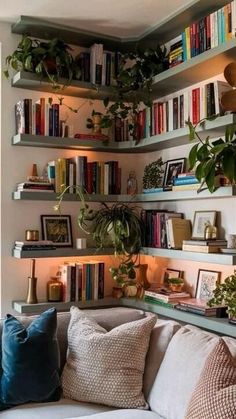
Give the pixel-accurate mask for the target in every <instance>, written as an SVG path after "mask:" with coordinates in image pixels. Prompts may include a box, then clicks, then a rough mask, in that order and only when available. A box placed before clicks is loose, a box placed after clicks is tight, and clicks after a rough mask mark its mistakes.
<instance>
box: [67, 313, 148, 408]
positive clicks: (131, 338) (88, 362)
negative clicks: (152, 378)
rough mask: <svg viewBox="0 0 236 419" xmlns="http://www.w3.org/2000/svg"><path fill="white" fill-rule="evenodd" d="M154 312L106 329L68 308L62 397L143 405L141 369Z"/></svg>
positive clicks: (108, 403) (145, 406)
mask: <svg viewBox="0 0 236 419" xmlns="http://www.w3.org/2000/svg"><path fill="white" fill-rule="evenodd" d="M155 323H156V316H154V315H149V316H148V317H145V318H144V319H141V320H136V321H132V322H130V323H125V324H122V325H121V326H118V327H116V328H114V329H112V330H111V331H109V332H107V331H106V330H105V329H104V328H102V327H101V326H99V325H98V324H97V323H96V321H95V320H94V319H92V318H89V317H87V316H86V315H85V314H83V312H82V311H81V310H79V309H78V308H76V307H72V308H71V320H70V324H69V327H68V353H67V361H66V364H65V367H64V370H63V373H62V388H63V393H64V396H65V397H66V398H70V399H74V400H78V401H84V402H93V403H100V404H105V405H108V406H114V407H123V408H147V403H146V401H145V399H144V396H143V392H142V386H143V372H144V365H145V357H146V353H147V350H148V346H149V339H150V334H151V331H152V328H153V326H154V325H155Z"/></svg>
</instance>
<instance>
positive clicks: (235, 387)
mask: <svg viewBox="0 0 236 419" xmlns="http://www.w3.org/2000/svg"><path fill="white" fill-rule="evenodd" d="M200 418H201V419H235V418H236V365H235V362H234V360H233V357H232V355H231V353H230V351H229V349H228V347H227V345H226V343H225V342H224V340H223V339H220V340H219V342H218V343H217V345H216V347H215V348H214V349H213V351H212V352H211V353H210V355H209V356H208V358H207V360H206V363H205V367H204V369H203V371H202V373H201V376H200V379H199V382H198V384H197V386H196V388H195V390H194V392H193V395H192V398H191V401H190V404H189V407H188V411H187V415H186V418H185V419H200Z"/></svg>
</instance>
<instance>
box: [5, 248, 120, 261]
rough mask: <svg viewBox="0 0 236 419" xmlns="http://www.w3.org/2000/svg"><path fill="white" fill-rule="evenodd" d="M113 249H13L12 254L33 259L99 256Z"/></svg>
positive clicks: (109, 252)
mask: <svg viewBox="0 0 236 419" xmlns="http://www.w3.org/2000/svg"><path fill="white" fill-rule="evenodd" d="M112 254H113V249H111V248H108V249H102V250H98V249H96V248H90V247H88V248H86V249H74V248H71V247H68V248H65V247H63V248H57V249H55V250H19V249H13V250H12V256H14V257H15V258H17V259H31V258H33V259H34V258H35V259H37V258H58V257H60V258H64V257H83V256H99V255H102V256H104V255H112Z"/></svg>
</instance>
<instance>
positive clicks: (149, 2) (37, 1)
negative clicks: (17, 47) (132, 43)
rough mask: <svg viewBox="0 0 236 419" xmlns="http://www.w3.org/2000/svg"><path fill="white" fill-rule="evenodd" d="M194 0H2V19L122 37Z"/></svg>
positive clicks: (133, 34) (151, 25) (151, 26)
mask: <svg viewBox="0 0 236 419" xmlns="http://www.w3.org/2000/svg"><path fill="white" fill-rule="evenodd" d="M190 3H193V0H164V1H163V0H66V1H65V0H7V1H6V0H0V21H6V22H11V23H15V22H16V21H17V20H18V19H19V17H20V15H26V16H33V17H38V18H43V19H45V20H50V21H53V22H55V23H61V24H65V25H68V26H72V27H76V28H78V29H85V30H89V31H93V32H98V33H102V34H106V35H113V36H118V37H120V38H126V37H128V38H132V37H134V38H135V37H138V36H140V35H143V34H146V33H148V32H149V31H151V30H152V29H154V27H155V26H156V25H157V24H158V23H160V22H162V21H163V20H165V19H166V18H167V17H168V16H170V15H171V14H173V13H176V12H177V10H178V9H181V8H182V7H184V6H185V5H187V4H190Z"/></svg>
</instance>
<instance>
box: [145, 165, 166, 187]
mask: <svg viewBox="0 0 236 419" xmlns="http://www.w3.org/2000/svg"><path fill="white" fill-rule="evenodd" d="M163 165H164V163H163V161H162V158H161V157H160V158H159V159H158V160H156V161H154V162H152V163H150V164H148V165H147V166H145V169H144V175H143V190H144V191H145V192H148V191H149V192H151V191H154V190H155V189H157V188H161V187H162V184H163V173H164V170H163V168H162V167H163Z"/></svg>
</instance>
